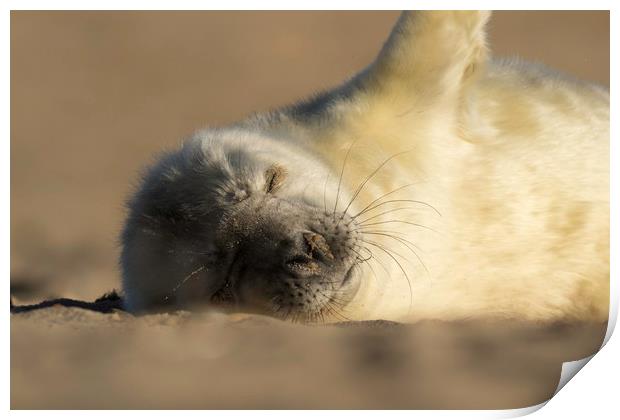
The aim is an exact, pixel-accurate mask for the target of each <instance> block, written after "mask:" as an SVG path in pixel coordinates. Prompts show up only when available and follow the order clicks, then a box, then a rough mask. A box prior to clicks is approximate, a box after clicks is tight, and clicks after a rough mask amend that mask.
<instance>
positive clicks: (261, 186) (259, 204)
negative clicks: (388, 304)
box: [122, 133, 361, 321]
mask: <svg viewBox="0 0 620 420" xmlns="http://www.w3.org/2000/svg"><path fill="white" fill-rule="evenodd" d="M292 148H294V146H291V145H290V144H288V143H280V142H277V141H275V140H270V139H265V138H262V137H255V136H254V137H252V138H251V139H248V138H243V133H234V134H231V133H227V134H225V135H224V134H222V133H219V134H218V135H214V134H211V135H209V136H205V134H202V135H200V137H199V138H196V139H195V140H194V141H190V142H188V144H186V145H185V146H184V148H183V149H182V150H181V151H180V152H176V153H172V154H169V155H167V156H165V157H164V158H163V159H162V160H161V161H160V162H159V163H158V164H157V165H156V166H155V167H154V168H152V169H151V170H150V172H149V173H148V174H147V176H146V178H145V180H144V183H143V185H142V187H141V189H140V190H139V191H138V192H137V194H136V195H135V197H134V198H133V200H132V201H131V202H130V214H129V218H128V222H127V225H126V227H125V231H124V234H123V254H122V266H123V275H124V285H125V291H126V294H127V299H128V302H129V305H130V306H133V309H135V310H148V309H151V308H155V307H158V306H160V307H165V306H170V305H175V306H176V307H185V306H187V305H188V304H190V303H192V304H193V303H207V304H209V305H213V306H218V307H225V308H229V309H231V310H239V311H244V312H259V313H266V314H269V315H273V316H278V317H282V318H287V319H298V320H303V321H315V320H324V319H325V318H338V317H339V316H341V315H340V311H341V310H342V308H343V307H344V306H345V305H346V304H347V303H348V302H350V300H351V299H352V298H353V296H354V295H355V293H356V291H357V288H358V286H359V279H358V278H359V276H357V275H356V268H357V263H358V262H359V256H360V251H359V248H360V243H361V238H360V234H359V233H358V231H357V230H358V228H357V225H356V223H355V222H354V221H353V219H351V218H350V217H349V216H347V215H346V214H343V213H339V212H334V211H332V210H333V209H328V208H327V207H326V204H325V200H326V198H325V197H326V195H327V194H332V192H333V190H334V186H333V182H334V181H336V180H337V176H332V177H331V178H332V183H331V184H330V183H329V171H328V170H327V169H326V168H325V167H324V166H323V165H322V164H321V163H320V162H319V161H316V160H314V158H312V157H311V156H309V154H308V153H300V151H299V150H294V149H292Z"/></svg>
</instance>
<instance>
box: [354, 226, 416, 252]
mask: <svg viewBox="0 0 620 420" xmlns="http://www.w3.org/2000/svg"><path fill="white" fill-rule="evenodd" d="M360 232H362V233H365V234H373V233H386V234H388V233H389V234H392V235H394V236H396V237H397V238H399V239H401V240H403V241H405V242H407V243H408V244H410V245H411V246H412V247H414V248H415V249H417V250H418V251H420V252H424V250H423V249H422V248H420V247H419V246H418V245H416V244H415V243H413V242H412V241H410V240H409V239H407V238H403V237H402V236H400V233H401V232H396V231H393V230H367V231H366V230H360Z"/></svg>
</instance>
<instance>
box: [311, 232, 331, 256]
mask: <svg viewBox="0 0 620 420" xmlns="http://www.w3.org/2000/svg"><path fill="white" fill-rule="evenodd" d="M303 237H304V240H305V241H306V245H307V246H308V254H309V255H310V256H312V257H315V258H316V257H323V258H324V259H327V260H333V259H334V254H332V251H331V249H330V247H329V245H328V244H327V241H326V240H325V237H323V236H322V235H319V234H318V233H314V232H304V233H303Z"/></svg>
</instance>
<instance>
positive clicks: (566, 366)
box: [553, 347, 602, 395]
mask: <svg viewBox="0 0 620 420" xmlns="http://www.w3.org/2000/svg"><path fill="white" fill-rule="evenodd" d="M601 348H602V347H601ZM597 353H598V352H597ZM595 354H596V353H594V354H593V355H591V356H588V357H584V358H583V359H579V360H573V361H572V362H564V363H562V373H561V374H560V382H559V383H558V387H557V388H556V389H555V392H554V393H553V395H555V394H557V393H558V392H560V390H561V389H562V388H564V385H566V384H567V383H568V381H570V380H571V379H572V378H573V376H575V375H576V374H577V372H579V371H580V370H581V368H583V367H584V366H585V365H586V364H587V363H588V362H589V361H590V360H592V358H593V357H594V355H595Z"/></svg>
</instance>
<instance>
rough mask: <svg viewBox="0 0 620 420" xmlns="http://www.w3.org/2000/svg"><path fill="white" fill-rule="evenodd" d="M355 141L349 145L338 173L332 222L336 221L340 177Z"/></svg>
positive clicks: (340, 183)
mask: <svg viewBox="0 0 620 420" xmlns="http://www.w3.org/2000/svg"><path fill="white" fill-rule="evenodd" d="M356 141H357V140H355V141H353V142H351V145H349V149H348V150H347V154H346V155H345V156H344V161H343V162H342V170H341V171H340V179H339V180H338V190H337V192H336V202H335V203H334V213H333V214H334V221H335V220H336V208H337V207H338V199H339V198H340V186H341V185H342V176H343V175H344V168H345V166H346V165H347V160H348V159H349V154H350V153H351V149H353V145H354V144H355V142H356Z"/></svg>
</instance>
